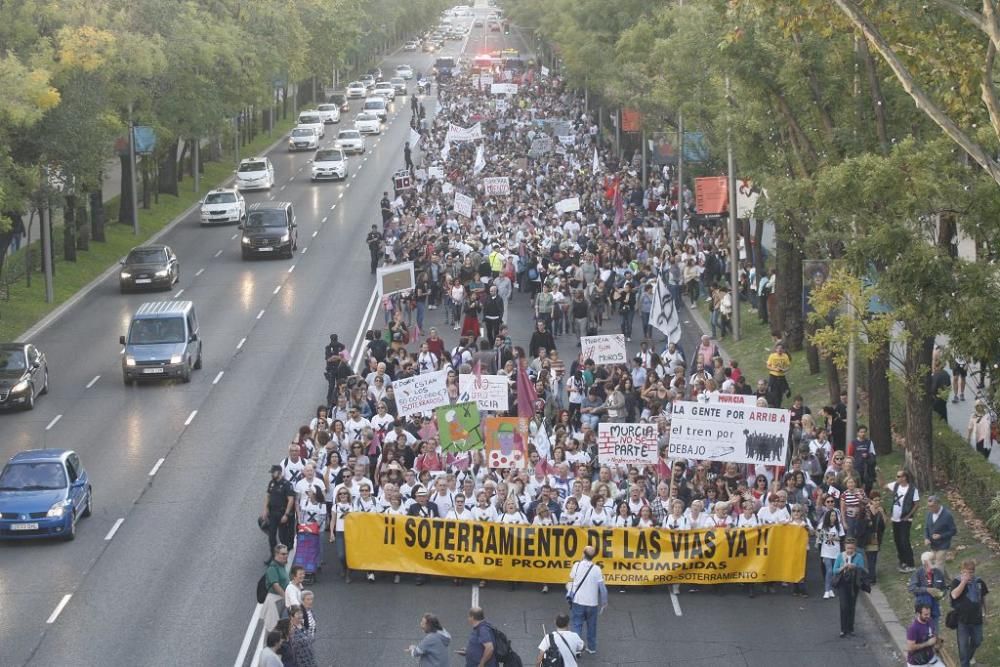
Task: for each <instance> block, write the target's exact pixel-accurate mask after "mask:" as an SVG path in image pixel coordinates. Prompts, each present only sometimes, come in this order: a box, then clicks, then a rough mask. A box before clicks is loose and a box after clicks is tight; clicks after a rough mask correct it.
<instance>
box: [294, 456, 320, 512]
mask: <svg viewBox="0 0 1000 667" xmlns="http://www.w3.org/2000/svg"><path fill="white" fill-rule="evenodd" d="M293 488H294V489H295V495H296V496H298V504H299V505H302V503H304V502H305V501H306V500H307V499H308V497H309V489H315V490H316V491H318V492H319V493H321V494H323V497H324V498H326V486H325V485H324V484H323V480H322V479H321V478H320V477H317V475H316V464H314V463H313V462H312V461H310V462H309V463H307V464H306V467H305V468H303V470H302V478H301V479H299V481H297V482H295V485H294V487H293Z"/></svg>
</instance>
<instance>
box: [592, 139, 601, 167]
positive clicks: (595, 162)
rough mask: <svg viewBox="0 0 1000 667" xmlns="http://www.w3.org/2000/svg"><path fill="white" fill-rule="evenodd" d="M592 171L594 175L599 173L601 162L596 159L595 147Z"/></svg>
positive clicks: (595, 148)
mask: <svg viewBox="0 0 1000 667" xmlns="http://www.w3.org/2000/svg"><path fill="white" fill-rule="evenodd" d="M593 171H594V173H595V174H598V173H600V172H601V161H600V159H598V157H597V147H596V146H595V147H594V165H593Z"/></svg>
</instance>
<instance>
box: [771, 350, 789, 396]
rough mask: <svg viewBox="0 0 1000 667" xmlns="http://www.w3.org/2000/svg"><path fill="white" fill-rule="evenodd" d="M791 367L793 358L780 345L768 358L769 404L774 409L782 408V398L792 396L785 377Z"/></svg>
mask: <svg viewBox="0 0 1000 667" xmlns="http://www.w3.org/2000/svg"><path fill="white" fill-rule="evenodd" d="M791 367H792V359H791V357H789V356H788V353H787V352H785V346H784V345H782V344H781V343H778V344H777V345H775V346H774V351H773V352H772V353H771V354H770V355H769V356H768V357H767V378H768V382H767V404H768V405H769V406H771V407H772V408H780V407H781V400H782V398H784V397H787V396H791V395H792V390H791V388H790V387H789V386H788V380H787V379H786V377H785V375H786V374H787V373H788V369H790V368H791Z"/></svg>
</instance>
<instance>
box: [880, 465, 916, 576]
mask: <svg viewBox="0 0 1000 667" xmlns="http://www.w3.org/2000/svg"><path fill="white" fill-rule="evenodd" d="M885 488H886V489H888V490H889V491H890V492H891V493H892V515H891V517H890V518H891V519H892V539H893V542H895V543H896V557H897V559H898V560H899V571H900V572H913V570H914V565H913V546H912V545H911V544H910V527H911V526H912V525H913V515H914V514H915V513H916V511H917V503H918V501H919V500H920V492H919V491H918V490H917V486H916V485H915V484H913V482H912V481H911V480H910V473H909V472H907V471H905V470H898V471H896V481H895V482H890V483H888V484H886V485H885Z"/></svg>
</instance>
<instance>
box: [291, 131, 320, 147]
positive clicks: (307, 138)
mask: <svg viewBox="0 0 1000 667" xmlns="http://www.w3.org/2000/svg"><path fill="white" fill-rule="evenodd" d="M317 148H319V134H317V133H316V128H315V127H313V126H311V125H302V126H299V127H297V128H295V129H294V130H292V133H291V134H290V135H288V150H290V151H309V150H315V149H317Z"/></svg>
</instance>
